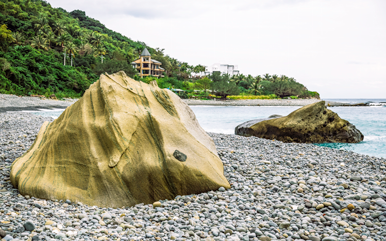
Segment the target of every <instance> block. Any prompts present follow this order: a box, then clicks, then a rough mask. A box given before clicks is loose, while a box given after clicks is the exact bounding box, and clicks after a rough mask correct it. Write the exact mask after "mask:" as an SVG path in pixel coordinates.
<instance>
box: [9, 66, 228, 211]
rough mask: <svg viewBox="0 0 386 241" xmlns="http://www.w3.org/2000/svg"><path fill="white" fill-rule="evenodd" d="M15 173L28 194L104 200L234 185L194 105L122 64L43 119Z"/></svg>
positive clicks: (112, 203)
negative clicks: (142, 79)
mask: <svg viewBox="0 0 386 241" xmlns="http://www.w3.org/2000/svg"><path fill="white" fill-rule="evenodd" d="M140 99H141V100H143V99H146V101H145V102H144V101H140ZM90 110H92V111H90ZM59 130H60V131H59ZM74 133H77V134H76V135H74ZM102 139H103V141H100V140H102ZM75 147H76V148H75ZM176 153H177V154H176ZM197 153H199V155H197ZM37 163H40V164H39V165H37ZM41 163H44V165H42V164H41ZM36 166H39V168H36ZM42 169H44V170H45V171H44V175H41V170H42ZM128 170H130V171H128ZM74 173H76V175H75V174H74ZM10 177H11V182H12V184H13V186H14V187H16V188H19V190H20V192H21V193H22V194H23V195H30V196H33V197H37V198H42V199H55V198H56V199H58V200H59V199H60V200H70V201H71V202H82V203H83V204H87V205H90V206H98V207H123V206H134V205H136V204H139V203H145V204H150V203H153V202H155V201H157V200H164V199H168V200H172V199H174V197H175V196H177V195H187V194H197V193H202V192H207V191H211V190H218V189H219V188H220V187H223V188H226V189H229V188H230V185H229V183H228V181H227V179H226V178H225V176H224V169H223V163H222V161H221V159H220V158H219V157H218V155H217V151H216V147H215V144H214V142H213V140H212V139H211V138H210V137H209V136H208V134H207V133H206V132H205V131H204V130H203V129H202V128H201V127H200V125H199V123H198V121H197V119H196V118H195V115H194V113H193V111H192V110H191V109H190V108H189V107H188V106H187V105H186V104H185V103H184V102H183V101H182V100H181V99H180V98H179V97H178V96H177V95H176V94H174V93H173V92H172V91H170V90H167V89H160V88H159V87H158V85H157V82H156V81H153V82H151V83H150V84H146V83H143V82H138V81H136V80H134V79H131V78H129V77H128V76H126V74H125V73H124V72H123V71H122V72H119V73H116V74H112V75H107V74H106V75H104V74H102V75H101V76H100V79H99V80H98V81H97V82H95V83H94V84H92V85H91V86H90V88H89V89H88V90H87V91H86V92H85V93H84V95H83V97H82V98H80V99H79V100H78V101H77V102H76V103H74V104H73V105H72V106H71V107H70V108H67V109H66V110H65V111H64V112H63V114H62V115H61V118H57V119H55V120H54V121H53V122H52V123H48V122H46V123H44V124H43V126H42V127H41V129H40V132H39V134H38V136H37V137H36V142H35V145H33V146H32V147H31V149H29V150H28V151H27V153H26V154H25V155H23V156H21V157H20V158H18V159H17V160H15V161H14V162H13V165H12V169H11V173H10ZM54 180H60V181H54ZM47 183H49V185H47ZM128 193H129V195H128Z"/></svg>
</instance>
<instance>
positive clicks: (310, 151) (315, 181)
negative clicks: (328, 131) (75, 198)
mask: <svg viewBox="0 0 386 241" xmlns="http://www.w3.org/2000/svg"><path fill="white" fill-rule="evenodd" d="M52 120H53V119H51V118H48V117H41V116H35V115H33V114H29V113H0V128H1V130H2V132H0V193H1V195H0V221H1V222H0V229H2V230H4V232H5V233H6V234H7V235H8V236H9V237H12V238H16V239H17V240H27V237H29V238H32V237H35V236H36V238H39V240H42V239H44V240H57V239H66V238H67V240H79V241H86V240H109V239H111V240H121V241H125V240H155V239H158V240H171V239H176V240H270V241H271V240H272V241H273V240H281V241H290V240H317V241H322V240H329V241H338V240H347V239H349V238H351V240H384V238H385V237H386V231H385V230H386V202H385V200H386V175H385V171H384V170H385V169H386V167H385V166H386V159H385V158H378V157H371V156H366V155H362V154H358V153H355V152H351V151H345V150H338V149H331V148H327V147H319V146H315V145H312V144H299V143H283V142H280V141H272V140H265V139H261V138H256V137H242V136H236V135H232V134H216V133H208V134H209V136H210V137H211V138H212V139H213V141H214V143H215V145H216V149H217V152H218V155H219V157H220V158H221V160H222V162H223V165H224V175H225V176H226V178H227V179H228V181H229V183H230V184H231V188H230V189H228V190H221V189H219V190H213V191H209V192H206V193H201V194H191V195H182V196H177V197H175V198H174V199H173V200H160V202H161V207H153V205H152V204H138V205H136V206H133V207H122V208H99V207H90V206H87V205H83V204H80V203H72V202H69V201H67V202H64V201H57V200H43V199H39V198H34V197H28V196H23V195H21V194H20V193H19V191H18V190H17V189H15V188H13V186H12V184H11V183H10V180H9V173H10V168H11V164H12V162H13V161H14V160H15V159H16V158H17V157H19V156H21V155H23V153H25V152H26V151H27V150H28V148H29V147H30V146H31V145H32V143H33V142H34V140H35V138H36V134H37V132H38V131H39V129H40V126H41V125H42V123H43V122H44V121H52ZM349 205H353V206H354V207H355V209H352V210H349V209H350V207H351V206H349ZM347 207H349V208H347ZM354 214H355V215H354ZM354 217H355V218H354ZM27 223H28V226H29V227H31V226H32V225H33V230H32V231H26V230H24V227H27V226H26V224H27ZM31 223H32V225H31ZM370 238H372V239H370ZM34 240H35V239H34Z"/></svg>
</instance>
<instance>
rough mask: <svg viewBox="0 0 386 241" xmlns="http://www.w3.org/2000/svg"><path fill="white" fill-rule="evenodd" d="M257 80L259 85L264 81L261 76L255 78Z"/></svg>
mask: <svg viewBox="0 0 386 241" xmlns="http://www.w3.org/2000/svg"><path fill="white" fill-rule="evenodd" d="M255 80H256V82H257V83H260V82H261V81H262V80H263V79H262V78H261V76H260V75H258V76H256V77H255Z"/></svg>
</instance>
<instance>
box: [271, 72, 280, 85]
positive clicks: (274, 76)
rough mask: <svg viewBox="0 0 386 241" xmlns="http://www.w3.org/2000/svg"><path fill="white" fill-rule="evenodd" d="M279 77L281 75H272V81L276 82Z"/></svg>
mask: <svg viewBox="0 0 386 241" xmlns="http://www.w3.org/2000/svg"><path fill="white" fill-rule="evenodd" d="M278 78H279V76H277V75H276V74H274V75H272V82H274V83H275V82H276V81H277V79H278Z"/></svg>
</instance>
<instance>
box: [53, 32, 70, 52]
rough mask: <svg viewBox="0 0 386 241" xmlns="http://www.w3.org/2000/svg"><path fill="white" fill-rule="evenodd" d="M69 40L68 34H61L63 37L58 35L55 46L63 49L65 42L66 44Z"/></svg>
mask: <svg viewBox="0 0 386 241" xmlns="http://www.w3.org/2000/svg"><path fill="white" fill-rule="evenodd" d="M70 39H71V36H70V35H69V34H63V35H60V36H59V37H58V38H57V39H56V45H60V46H62V49H64V44H65V43H66V42H68V41H69V40H70Z"/></svg>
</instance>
